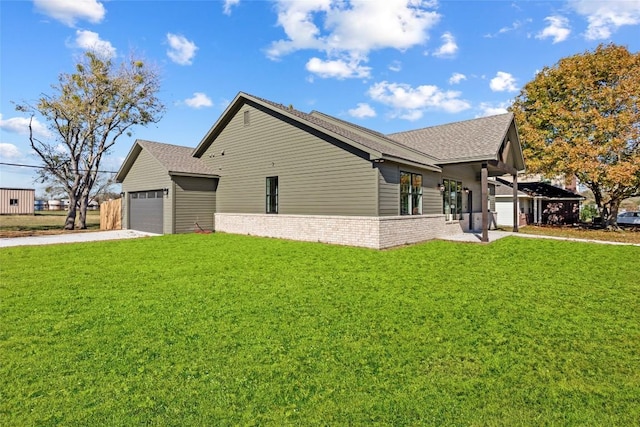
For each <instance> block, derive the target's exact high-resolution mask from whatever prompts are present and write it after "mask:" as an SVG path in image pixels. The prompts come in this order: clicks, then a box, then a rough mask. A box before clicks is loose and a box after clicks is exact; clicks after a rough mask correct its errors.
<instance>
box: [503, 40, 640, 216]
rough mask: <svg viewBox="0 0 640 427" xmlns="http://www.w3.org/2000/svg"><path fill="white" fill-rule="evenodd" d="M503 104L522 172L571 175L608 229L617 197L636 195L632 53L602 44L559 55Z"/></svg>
mask: <svg viewBox="0 0 640 427" xmlns="http://www.w3.org/2000/svg"><path fill="white" fill-rule="evenodd" d="M511 110H512V111H513V112H514V114H515V118H516V123H517V124H518V130H519V132H520V138H521V141H522V146H523V154H524V157H525V160H526V163H527V169H528V171H529V172H532V173H540V174H543V175H545V176H547V177H552V176H557V175H565V176H567V177H570V176H572V175H573V176H575V177H576V178H577V179H578V180H579V182H580V183H582V184H583V185H585V186H587V187H588V188H589V189H590V190H591V191H592V192H593V195H594V196H595V200H596V204H597V207H598V211H599V214H600V216H601V217H602V218H603V222H604V224H605V225H606V226H609V227H615V226H616V225H617V224H616V216H617V214H618V208H619V206H620V202H622V201H623V200H624V199H626V198H629V197H634V196H638V195H640V53H631V52H629V50H628V49H627V48H626V47H623V46H618V45H614V44H608V45H600V46H598V47H597V48H596V49H595V50H593V51H587V52H584V53H582V54H577V55H574V56H570V57H567V58H563V59H561V60H560V61H559V62H558V63H557V64H555V65H554V66H552V67H545V68H543V69H542V70H541V71H540V72H539V73H538V74H537V75H536V76H535V78H534V79H533V80H532V81H530V82H529V83H527V84H526V85H525V86H524V88H523V89H522V91H521V92H520V94H519V95H518V96H517V97H516V99H515V102H514V103H513V105H512V107H511Z"/></svg>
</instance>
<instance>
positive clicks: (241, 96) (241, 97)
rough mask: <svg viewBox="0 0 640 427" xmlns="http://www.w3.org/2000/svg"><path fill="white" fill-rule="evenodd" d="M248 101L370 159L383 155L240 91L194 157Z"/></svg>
mask: <svg viewBox="0 0 640 427" xmlns="http://www.w3.org/2000/svg"><path fill="white" fill-rule="evenodd" d="M246 101H251V102H253V103H256V104H258V105H260V106H262V107H263V108H266V109H268V110H270V111H273V112H275V113H277V114H281V115H283V116H285V117H287V118H289V119H291V120H293V121H295V122H297V123H301V124H304V125H305V126H308V127H310V128H312V129H314V130H316V131H318V132H320V133H323V134H325V135H328V136H331V137H332V138H335V139H337V140H339V141H342V142H344V143H346V144H348V145H350V146H352V147H354V148H356V149H358V150H360V151H363V152H365V153H367V154H369V158H370V160H373V159H376V158H380V157H382V153H381V152H379V151H376V150H373V149H371V148H369V147H366V146H364V145H362V144H360V143H358V142H356V141H353V140H351V139H349V138H346V137H344V136H342V135H339V134H337V133H335V132H332V131H330V130H328V129H325V128H323V127H321V126H318V125H316V124H314V123H311V122H309V121H307V120H304V119H302V118H300V117H298V116H297V115H295V114H291V113H289V112H287V111H286V110H284V109H279V108H274V106H273V105H270V104H269V103H266V102H264V101H262V100H260V99H257V98H255V97H253V96H251V95H248V94H246V93H244V92H240V93H238V95H236V98H235V99H234V100H233V102H232V103H231V104H230V105H229V107H227V109H226V110H225V111H224V113H222V115H221V116H220V118H219V119H218V121H216V123H215V124H214V125H213V127H212V128H211V129H210V130H209V132H208V133H207V135H205V137H204V138H203V139H202V141H201V142H200V144H198V146H197V147H196V148H195V150H194V151H193V156H194V157H198V158H199V157H200V156H202V154H204V152H205V151H206V150H207V148H208V147H209V145H210V144H211V142H213V139H214V138H215V135H216V133H217V132H218V130H219V129H218V128H219V127H221V126H222V124H223V123H226V122H228V121H229V120H230V119H231V117H230V116H229V117H227V116H228V115H230V114H232V113H234V112H235V111H237V110H239V107H240V105H242V103H244V102H246Z"/></svg>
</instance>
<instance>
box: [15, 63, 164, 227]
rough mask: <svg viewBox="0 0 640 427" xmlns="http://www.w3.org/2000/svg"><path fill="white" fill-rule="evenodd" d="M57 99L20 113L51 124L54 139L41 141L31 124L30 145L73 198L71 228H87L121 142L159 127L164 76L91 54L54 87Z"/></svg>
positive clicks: (139, 65)
mask: <svg viewBox="0 0 640 427" xmlns="http://www.w3.org/2000/svg"><path fill="white" fill-rule="evenodd" d="M52 88H53V90H54V94H53V95H45V94H43V95H42V96H41V97H40V98H39V100H38V103H37V105H36V106H31V105H27V104H23V105H17V107H16V108H17V109H18V110H19V111H23V112H29V113H31V119H32V121H33V117H34V115H35V114H36V113H39V114H40V115H42V116H43V117H44V119H45V120H46V121H47V122H48V126H49V129H50V130H51V131H52V133H53V135H54V138H53V140H42V139H39V138H36V136H35V135H34V132H33V128H32V126H31V123H30V125H29V141H30V143H31V148H33V150H34V151H35V152H36V154H37V155H38V157H39V158H40V160H41V161H42V163H43V168H42V169H41V174H42V176H43V178H45V179H47V180H48V181H51V182H53V183H55V184H57V185H60V186H62V187H63V188H64V189H65V192H66V193H67V195H68V198H69V212H68V214H67V218H66V221H65V224H64V228H65V229H66V230H73V229H74V227H75V222H76V216H77V214H78V210H79V213H80V217H79V228H82V229H84V228H86V211H87V207H88V205H89V201H90V198H91V196H92V194H93V192H92V191H93V190H94V187H95V186H96V185H98V184H97V183H98V182H99V168H100V162H101V161H102V159H103V156H104V155H106V154H108V153H109V151H110V150H111V149H112V147H113V146H114V145H115V143H116V141H117V139H118V138H119V137H120V136H122V135H124V134H126V135H129V136H130V135H131V133H130V130H131V128H132V127H133V126H135V125H142V126H145V125H148V124H149V123H157V122H158V121H159V120H160V118H161V116H162V114H163V113H164V109H165V107H164V105H163V104H162V102H160V100H159V99H158V98H157V96H156V95H157V93H158V91H159V88H160V78H159V75H158V73H157V72H156V71H155V70H154V69H153V68H151V67H149V66H146V65H145V63H144V62H143V61H141V60H138V59H134V58H131V59H129V60H128V61H125V62H122V63H121V64H120V66H118V67H116V66H114V64H113V63H112V61H111V59H110V58H108V57H105V56H104V55H101V54H100V53H98V52H93V51H89V52H87V53H85V56H84V57H83V59H82V60H81V61H80V62H79V63H78V64H76V72H75V73H73V74H66V73H63V74H61V75H60V76H59V78H58V83H57V84H56V85H53V86H52Z"/></svg>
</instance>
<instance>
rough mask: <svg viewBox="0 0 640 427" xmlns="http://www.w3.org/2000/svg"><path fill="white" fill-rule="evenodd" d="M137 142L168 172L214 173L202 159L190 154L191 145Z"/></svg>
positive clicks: (191, 151)
mask: <svg viewBox="0 0 640 427" xmlns="http://www.w3.org/2000/svg"><path fill="white" fill-rule="evenodd" d="M137 143H138V144H140V146H141V147H142V148H143V149H145V150H147V152H148V153H149V154H151V155H152V156H153V157H154V158H155V159H156V160H158V161H159V162H160V163H161V164H162V165H163V166H164V167H165V168H167V171H169V172H175V173H187V174H196V175H215V174H214V173H213V171H212V170H211V169H210V168H209V167H207V165H205V163H204V162H203V161H202V159H199V158H196V157H193V156H192V153H193V147H183V146H181V145H172V144H164V143H160V142H153V141H145V140H138V141H137Z"/></svg>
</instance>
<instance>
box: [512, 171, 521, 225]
mask: <svg viewBox="0 0 640 427" xmlns="http://www.w3.org/2000/svg"><path fill="white" fill-rule="evenodd" d="M519 223H520V209H518V174H515V175H513V232H514V233H517V232H518V225H519Z"/></svg>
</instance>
